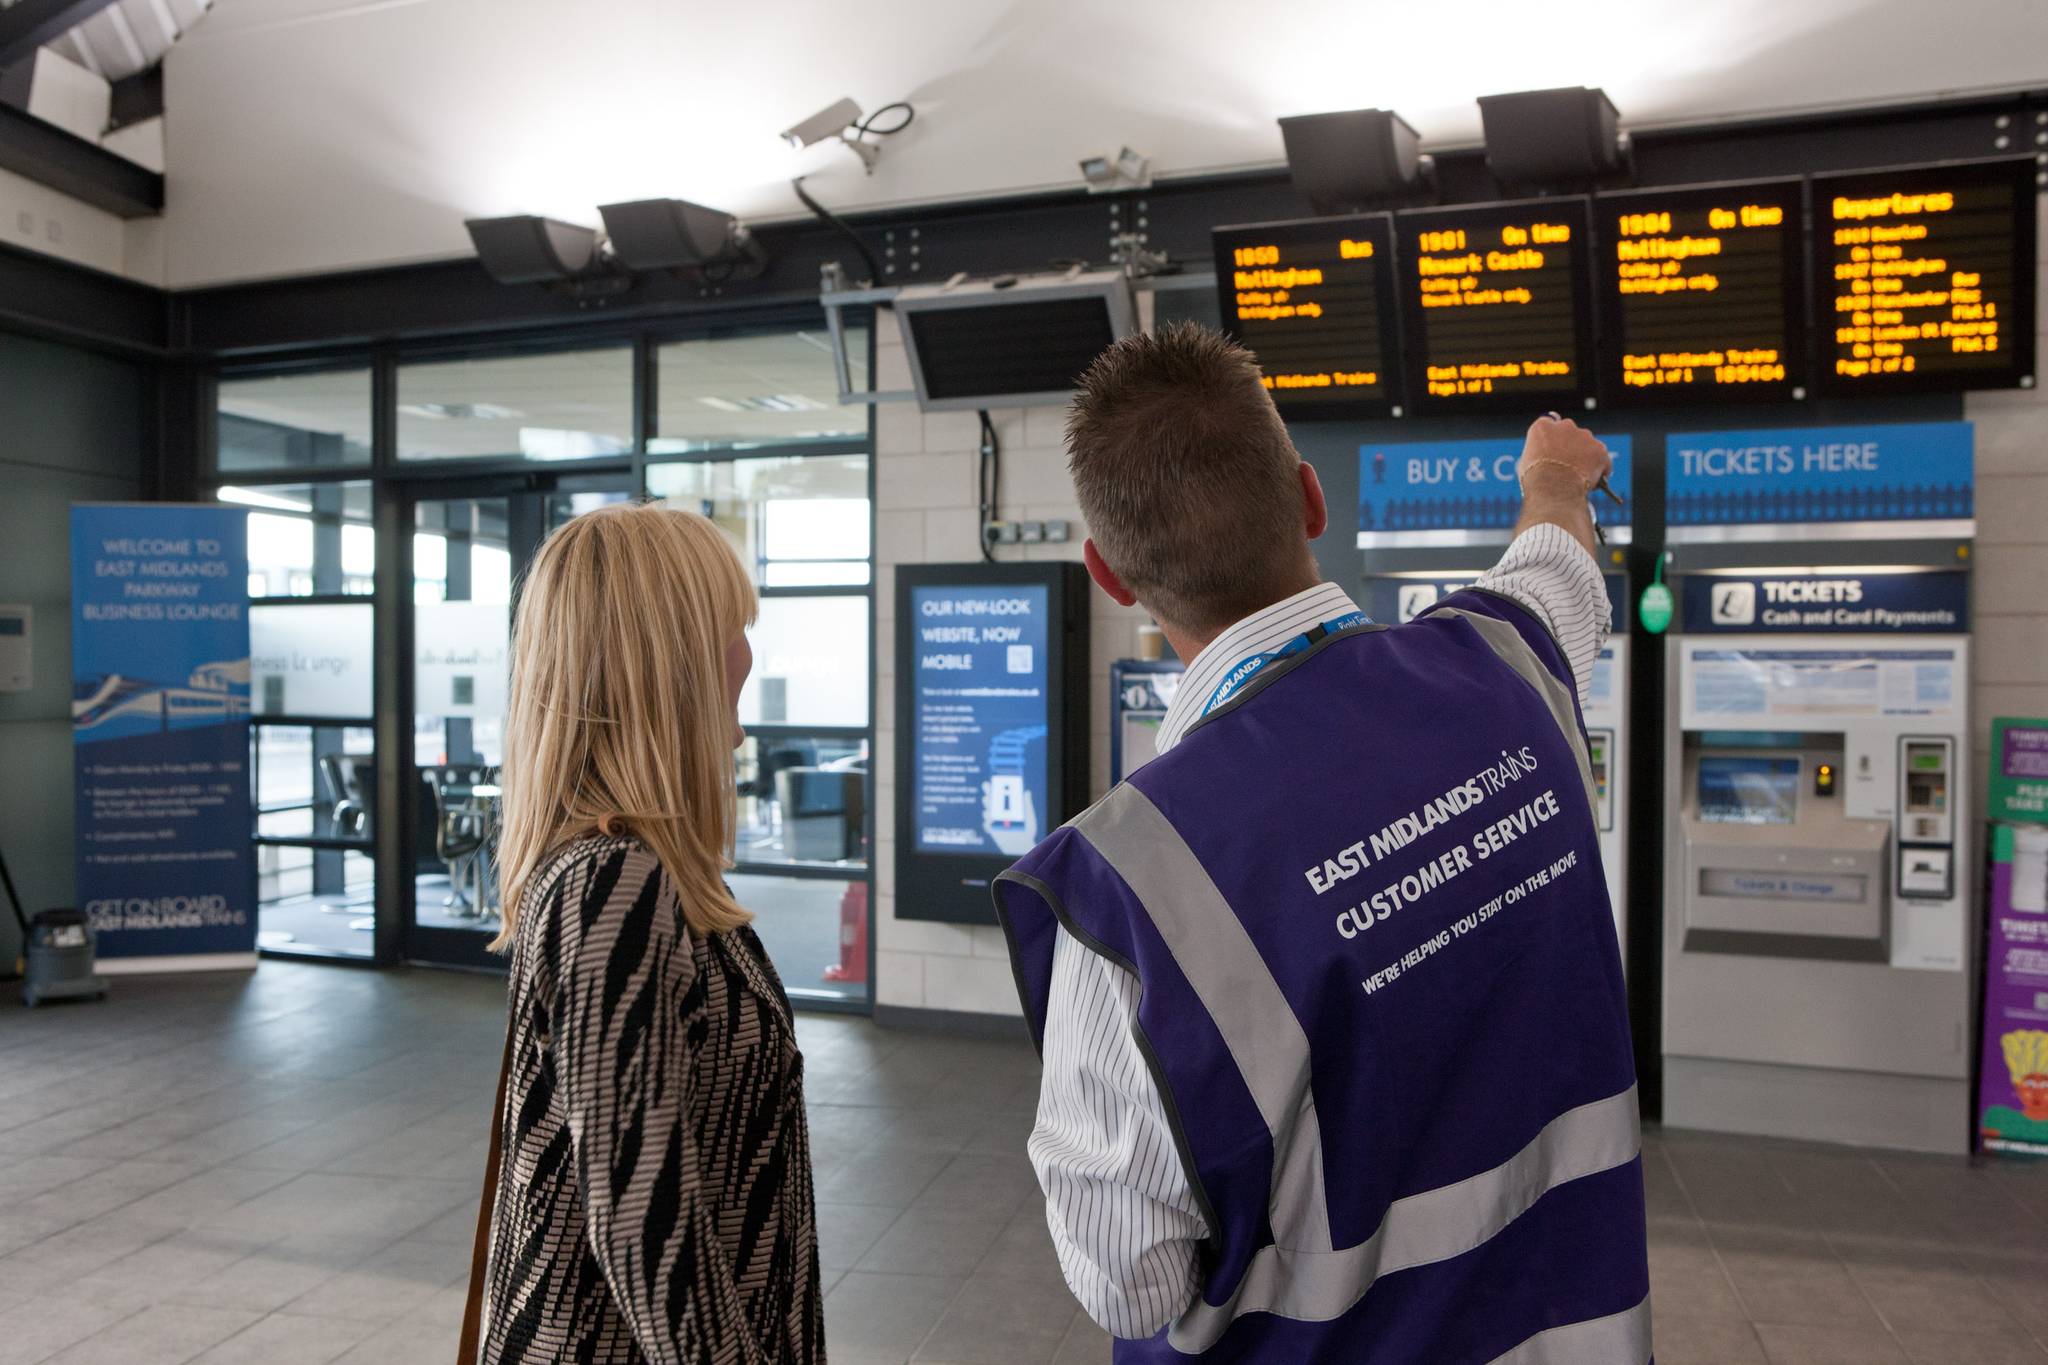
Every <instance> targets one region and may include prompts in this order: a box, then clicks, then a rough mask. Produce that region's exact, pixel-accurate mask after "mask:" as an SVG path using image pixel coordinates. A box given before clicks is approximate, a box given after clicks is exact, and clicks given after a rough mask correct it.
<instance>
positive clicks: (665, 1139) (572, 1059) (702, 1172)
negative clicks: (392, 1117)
mask: <svg viewBox="0 0 2048 1365" xmlns="http://www.w3.org/2000/svg"><path fill="white" fill-rule="evenodd" d="M511 1028H512V1069H511V1079H510V1084H509V1087H508V1089H507V1091H506V1098H505V1116H504V1129H503V1134H502V1142H503V1157H502V1159H501V1161H500V1164H499V1168H498V1194H497V1201H496V1204H495V1205H494V1207H493V1210H492V1216H491V1237H490V1262H489V1270H488V1274H487V1280H486V1283H487V1284H488V1286H489V1292H488V1295H487V1298H486V1301H485V1306H484V1314H485V1316H484V1323H483V1347H482V1352H481V1355H482V1362H483V1365H514V1363H515V1362H537V1361H549V1362H553V1361H584V1362H591V1363H592V1365H641V1362H660V1363H661V1365H671V1363H673V1365H697V1362H704V1363H705V1365H710V1363H711V1362H717V1363H718V1365H725V1363H726V1362H745V1365H769V1363H770V1362H774V1363H776V1365H780V1363H781V1362H790V1363H791V1365H816V1363H817V1362H822V1361H823V1360H824V1359H825V1319H824V1307H823V1302H822V1299H821V1297H820V1295H819V1279H818V1241H817V1231H816V1221H815V1210H814V1207H813V1200H812V1190H811V1150H810V1136H809V1132H808V1129H807V1127H806V1125H805V1121H804V1103H803V1058H802V1055H801V1054H800V1053H799V1052H798V1051H797V1046H796V1039H795V1036H794V1033H793V1032H792V1029H791V1021H790V1015H789V1001H788V997H787V996H786V995H784V994H783V990H782V983H781V982H780V980H778V979H777V977H776V975H775V970H774V968H773V967H772V966H770V965H769V962H768V957H767V954H766V953H765V952H763V951H762V948H761V943H760V940H759V939H758V938H757V937H756V936H755V935H754V932H753V930H752V929H748V928H742V929H739V930H737V931H735V932H733V933H729V934H718V935H713V936H711V937H709V938H700V937H698V936H696V935H693V934H691V933H690V932H689V930H688V929H687V927H686V926H685V924H684V922H683V916H682V911H681V909H680V907H679V906H678V905H677V902H676V893H675V888H674V886H673V884H672V883H671V882H670V881H669V879H668V878H667V877H666V876H665V875H663V873H662V871H661V866H660V864H659V862H657V860H656V859H655V857H654V855H653V854H652V853H651V852H649V851H648V850H647V849H646V848H645V847H644V846H643V845H641V844H639V843H638V842H636V841H633V840H631V839H623V838H598V837H592V838H586V839H582V840H579V841H577V842H576V843H574V844H571V845H569V846H567V847H565V848H564V849H563V850H562V851H561V852H559V853H558V854H556V855H555V857H554V858H552V859H551V860H550V861H549V863H548V865H547V866H546V868H545V869H544V870H543V871H542V872H541V873H540V874H539V875H537V876H536V877H535V878H534V879H533V881H532V882H531V883H530V887H529V889H528V891H527V892H526V893H525V895H524V897H523V898H522V901H521V905H520V919H519V932H518V946H517V948H516V949H515V950H514V958H513V968H512V982H511Z"/></svg>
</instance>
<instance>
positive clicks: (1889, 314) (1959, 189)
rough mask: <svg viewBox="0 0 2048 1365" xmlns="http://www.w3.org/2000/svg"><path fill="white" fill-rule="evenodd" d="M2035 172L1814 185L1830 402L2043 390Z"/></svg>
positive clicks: (1987, 170)
mask: <svg viewBox="0 0 2048 1365" xmlns="http://www.w3.org/2000/svg"><path fill="white" fill-rule="evenodd" d="M2033 171H2034V166H2033V163H2032V161H2031V160H2029V159H2009V160H2000V161H1979V162H1968V163H1961V164H1957V165H1952V166H1916V167H1912V168H1910V169H1906V170H1898V171H1873V172H1867V173H1863V172H1859V173H1857V174H1854V175H1836V176H1816V177H1815V178H1814V180H1813V199H1812V210H1811V212H1812V216H1813V243H1814V247H1813V250H1814V271H1813V284H1814V289H1813V292H1814V325H1815V327H1816V328H1817V329H1818V331H1819V334H1820V335H1819V337H1818V338H1817V340H1818V341H1819V343H1820V344H1819V347H1818V350H1819V372H1818V374H1817V375H1816V380H1817V382H1818V386H1819V388H1820V389H1821V390H1822V391H1823V392H1825V393H1829V394H1832V395H1837V396H1848V395H1851V394H1895V393H1920V392H1929V391H1941V390H1951V389H1989V388H2009V387H2014V386H2017V385H2021V384H2024V383H2027V382H2030V381H2031V378H2032V376H2033V373H2034V289H2035V278H2034V276H2035V268H2034V239H2035V232H2036V224H2035V188H2034V178H2033Z"/></svg>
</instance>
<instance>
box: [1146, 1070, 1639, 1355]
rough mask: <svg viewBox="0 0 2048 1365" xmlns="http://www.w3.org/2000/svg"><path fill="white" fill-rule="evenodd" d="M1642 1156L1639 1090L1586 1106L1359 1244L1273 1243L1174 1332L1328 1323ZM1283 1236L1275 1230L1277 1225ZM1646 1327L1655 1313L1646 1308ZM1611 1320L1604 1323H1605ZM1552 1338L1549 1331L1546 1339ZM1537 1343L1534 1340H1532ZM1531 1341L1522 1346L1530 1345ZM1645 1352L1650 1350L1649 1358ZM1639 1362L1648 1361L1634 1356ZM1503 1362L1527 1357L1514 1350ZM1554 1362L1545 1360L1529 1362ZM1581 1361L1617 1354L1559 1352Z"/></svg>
mask: <svg viewBox="0 0 2048 1365" xmlns="http://www.w3.org/2000/svg"><path fill="white" fill-rule="evenodd" d="M1641 1150H1642V1136H1641V1131H1640V1129H1639V1127H1638V1123H1637V1114H1636V1088H1635V1087H1634V1086H1633V1085H1631V1086H1630V1087H1629V1088H1628V1089H1626V1090H1624V1091H1622V1092H1621V1093H1620V1094H1618V1095H1610V1096H1608V1097H1607V1098H1606V1099H1604V1100H1595V1101H1593V1102H1592V1103H1591V1104H1582V1105H1580V1106H1579V1107H1578V1108H1576V1109H1571V1110H1567V1111H1566V1112H1564V1113H1563V1114H1560V1115H1558V1116H1557V1117H1556V1118H1554V1119H1552V1120H1551V1121H1550V1122H1549V1123H1548V1124H1547V1125H1545V1126H1544V1128H1543V1130H1542V1131H1541V1132H1539V1133H1538V1134H1537V1135H1536V1136H1535V1137H1534V1138H1532V1139H1531V1140H1530V1142H1529V1144H1528V1145H1527V1146H1525V1147H1523V1148H1522V1150H1521V1151H1519V1152H1517V1153H1515V1155H1513V1156H1512V1157H1510V1158H1508V1159H1507V1160H1506V1161H1504V1162H1502V1163H1501V1164H1500V1165H1498V1166H1495V1167H1494V1168H1493V1169H1491V1170H1487V1171H1481V1172H1480V1173H1479V1174H1478V1175H1475V1176H1472V1177H1470V1178H1469V1179H1465V1180H1461V1181H1459V1182H1457V1183H1456V1184H1454V1185H1443V1186H1439V1187H1438V1188H1436V1189H1433V1190H1425V1191H1423V1192H1422V1193H1420V1194H1411V1195H1409V1196H1408V1197H1407V1198H1405V1199H1396V1200H1395V1201H1394V1202H1393V1203H1392V1204H1389V1205H1388V1206H1387V1213H1386V1216H1385V1217H1384V1218H1382V1219H1381V1220H1380V1225H1379V1228H1378V1230H1377V1231H1375V1232H1374V1233H1373V1235H1372V1236H1370V1237H1368V1238H1366V1240H1365V1241H1363V1242H1360V1243H1359V1244H1358V1245H1357V1246H1354V1247H1345V1248H1344V1249H1342V1250H1340V1251H1321V1252H1313V1251H1311V1252H1304V1251H1302V1250H1300V1249H1298V1248H1289V1247H1282V1246H1270V1247H1266V1248H1264V1249H1263V1250H1261V1251H1260V1252H1259V1253H1258V1254H1257V1255H1255V1256H1254V1257H1253V1258H1252V1262H1251V1264H1250V1265H1249V1266H1248V1267H1247V1268H1246V1270H1245V1274H1244V1278H1243V1279H1242V1280H1240V1281H1239V1282H1238V1287H1237V1292H1236V1293H1235V1294H1233V1295H1231V1297H1230V1300H1229V1301H1228V1302H1227V1303H1224V1304H1221V1305H1211V1304H1209V1303H1207V1302H1204V1301H1203V1300H1201V1299H1197V1300H1196V1301H1195V1304H1194V1306H1193V1307H1192V1308H1190V1309H1189V1310H1188V1311H1187V1312H1185V1313H1183V1314H1182V1315H1181V1316H1180V1318H1179V1320H1178V1321H1176V1322H1175V1323H1174V1324H1173V1327H1172V1329H1171V1330H1170V1331H1169V1332H1168V1334H1167V1340H1168V1341H1170V1342H1171V1343H1172V1344H1173V1347H1174V1349H1175V1350H1178V1351H1183V1352H1187V1353H1189V1354H1197V1353H1199V1352H1202V1351H1205V1350H1207V1349H1208V1348H1209V1347H1211V1346H1213V1345H1215V1344H1216V1342H1217V1341H1218V1340H1219V1339H1221V1337H1222V1336H1223V1333H1224V1331H1225V1329H1227V1328H1228V1327H1229V1326H1230V1324H1231V1323H1232V1322H1234V1321H1236V1320H1237V1319H1238V1318H1240V1317H1242V1316H1243V1315H1245V1314H1246V1313H1275V1314H1278V1315H1279V1316H1281V1317H1285V1318H1294V1319H1298V1320H1301V1321H1306V1322H1327V1321H1329V1320H1330V1319H1332V1318H1337V1317H1341V1316H1343V1315H1344V1314H1345V1313H1346V1312H1348V1311H1350V1309H1351V1308H1352V1306H1353V1305H1355V1304H1356V1303H1357V1302H1358V1301H1359V1300H1360V1299H1362V1298H1364V1297H1365V1295H1366V1291H1368V1290H1370V1289H1371V1288H1372V1286H1373V1284H1374V1282H1375V1281H1376V1280H1378V1278H1379V1277H1380V1276H1382V1275H1391V1274H1393V1273H1394V1272H1395V1271H1399V1270H1409V1269H1412V1268H1414V1267H1415V1266H1420V1265H1429V1264H1432V1263H1434V1262H1437V1261H1444V1260H1449V1259H1450V1258H1451V1257H1453V1256H1462V1255H1464V1254H1465V1253H1466V1252H1468V1251H1474V1250H1477V1249H1478V1248H1479V1247H1482V1246H1484V1245H1485V1244H1486V1243H1488V1242H1490V1241H1492V1240H1493V1238H1494V1236H1495V1235H1496V1234H1498V1233H1499V1232H1500V1231H1501V1229H1503V1228H1505V1227H1506V1226H1507V1225H1508V1224H1510V1223H1512V1222H1513V1221H1514V1220H1515V1219H1517V1218H1519V1217H1521V1216H1522V1215H1523V1214H1524V1213H1526V1212H1528V1211H1529V1209H1530V1208H1531V1207H1532V1206H1533V1205H1534V1204H1535V1203H1536V1201H1537V1200H1538V1199H1541V1198H1542V1197H1543V1196H1544V1195H1545V1194H1547V1193H1549V1192H1550V1191H1551V1190H1553V1189H1556V1188H1557V1187H1558V1186H1560V1185H1563V1184H1567V1183H1568V1182H1570V1181H1573V1180H1580V1179H1583V1178H1584V1177H1586V1176H1589V1175H1598V1174H1599V1173H1600V1172H1602V1171H1608V1170H1612V1169H1614V1168H1615V1167H1617V1166H1623V1165H1626V1164H1627V1163H1628V1162H1630V1161H1633V1160H1635V1157H1636V1154H1637V1153H1638V1152H1639V1151H1641ZM1276 1232H1277V1229H1276ZM1644 1313H1645V1322H1647V1320H1648V1319H1647V1313H1648V1309H1647V1307H1645V1309H1644ZM1602 1321H1607V1319H1602ZM1544 1335H1549V1334H1547V1333H1546V1334H1544ZM1535 1340H1537V1338H1531V1342H1533V1341H1535ZM1531 1342H1524V1343H1523V1345H1522V1347H1518V1348H1517V1349H1518V1350H1520V1349H1525V1348H1528V1347H1530V1345H1531ZM1645 1354H1647V1352H1645ZM1636 1358H1637V1359H1641V1357H1640V1356H1639V1357H1636ZM1502 1359H1503V1360H1520V1359H1522V1357H1519V1356H1515V1355H1513V1353H1510V1354H1509V1355H1507V1356H1503V1357H1502ZM1527 1359H1528V1360H1530V1361H1549V1360H1551V1359H1553V1357H1551V1356H1547V1355H1534V1356H1529V1357H1527ZM1555 1359H1557V1360H1560V1361H1562V1360H1565V1359H1572V1360H1573V1361H1574V1365H1589V1363H1590V1362H1596V1361H1597V1362H1600V1365H1606V1362H1607V1361H1610V1360H1621V1359H1624V1357H1623V1356H1620V1355H1598V1354H1594V1355H1582V1356H1577V1357H1567V1356H1558V1357H1555Z"/></svg>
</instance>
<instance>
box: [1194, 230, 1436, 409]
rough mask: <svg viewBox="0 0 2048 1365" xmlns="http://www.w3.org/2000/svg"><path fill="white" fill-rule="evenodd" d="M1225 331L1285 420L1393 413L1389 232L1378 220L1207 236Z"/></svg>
mask: <svg viewBox="0 0 2048 1365" xmlns="http://www.w3.org/2000/svg"><path fill="white" fill-rule="evenodd" d="M1214 243H1215V250H1216V292H1217V299H1218V303H1219V305H1220V307H1221V310H1222V316H1223V326H1224V330H1225V331H1227V332H1229V333H1230V334H1231V335H1232V336H1233V337H1235V338H1236V339H1237V340H1238V341H1239V342H1241V343H1243V344H1244V345H1245V346H1246V347H1248V348H1250V350H1251V352H1252V354H1253V355H1255V356H1257V357H1258V359H1259V369H1260V370H1261V372H1262V373H1263V374H1264V376H1265V381H1266V389H1267V391H1268V392H1269V393H1271V394H1272V395H1273V402H1274V405H1275V406H1277V407H1278V408H1279V409H1280V411H1281V413H1282V414H1283V415H1285V416H1288V417H1310V418H1313V417H1353V416H1357V417H1370V416H1375V415H1384V414H1385V413H1387V412H1389V411H1391V410H1392V409H1393V403H1394V400H1395V397H1396V395H1398V394H1399V393H1400V384H1399V382H1398V379H1397V377H1396V376H1394V375H1392V374H1390V373H1389V369H1388V367H1389V364H1390V363H1391V361H1392V359H1393V356H1394V354H1395V351H1394V344H1393V342H1394V310H1393V291H1392V271H1393V262H1392V259H1391V258H1392V254H1393V253H1392V250H1391V248H1392V246H1393V230H1392V225H1391V222H1390V220H1389V219H1388V217H1387V215H1385V214H1383V213H1373V214H1364V215H1360V216H1357V217H1350V218H1312V219H1302V220H1299V221H1296V222H1291V223H1262V224H1259V225H1257V226H1254V227H1222V228H1217V229H1216V230H1215V233H1214Z"/></svg>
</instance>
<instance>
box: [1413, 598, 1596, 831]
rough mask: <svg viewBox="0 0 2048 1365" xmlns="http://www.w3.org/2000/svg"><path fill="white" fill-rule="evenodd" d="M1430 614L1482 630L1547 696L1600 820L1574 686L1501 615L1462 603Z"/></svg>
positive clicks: (1524, 677) (1589, 803)
mask: <svg viewBox="0 0 2048 1365" xmlns="http://www.w3.org/2000/svg"><path fill="white" fill-rule="evenodd" d="M1429 614H1430V615H1432V616H1456V617H1458V618H1459V619H1461V620H1463V621H1466V622H1469V623H1470V624H1471V626H1472V628H1473V629H1474V630H1476V631H1478V632H1479V638H1480V639H1482V640H1484V641H1486V643H1487V644H1488V645H1489V646H1491V647H1492V649H1493V652H1494V653H1495V654H1497V655H1499V656H1500V659H1501V662H1502V663H1505V664H1506V665H1507V666H1508V667H1509V668H1512V669H1514V670H1515V672H1517V673H1519V674H1521V675H1522V680H1523V681H1524V682H1526V683H1528V684H1529V686H1531V687H1533V688H1535V689H1536V695H1537V696H1539V697H1541V698H1543V704H1544V705H1546V706H1548V707H1549V708H1550V717H1551V719H1552V720H1554V721H1556V722H1557V728H1558V729H1559V730H1562V731H1563V732H1564V741H1565V743H1566V744H1567V745H1569V746H1570V748H1571V751H1572V757H1573V758H1575V759H1577V760H1578V763H1579V778H1580V780H1582V781H1583V782H1584V783H1585V784H1586V806H1587V808H1588V809H1589V810H1591V811H1592V812H1593V813H1594V819H1595V821H1596V822H1597V821H1598V819H1599V811H1600V789H1599V788H1598V787H1596V786H1595V785H1594V784H1593V763H1592V760H1591V759H1590V758H1588V757H1587V755H1586V742H1585V740H1584V739H1583V738H1582V737H1581V736H1580V734H1579V721H1578V713H1577V711H1576V710H1575V709H1574V708H1573V706H1572V694H1571V692H1570V690H1569V689H1567V688H1566V687H1565V685H1564V684H1563V683H1561V682H1559V681H1558V680H1557V675H1556V674H1555V673H1552V672H1551V671H1550V670H1549V669H1548V668H1546V667H1544V664H1543V660H1541V659H1539V658H1537V657H1536V651H1535V650H1533V649H1531V648H1529V642H1528V641H1527V640H1524V639H1523V638H1522V632H1520V631H1519V630H1516V629H1515V628H1514V627H1513V626H1512V625H1510V624H1508V623H1507V622H1506V621H1503V620H1501V619H1500V618H1499V617H1495V616H1482V615H1480V614H1479V613H1478V612H1475V611H1466V610H1465V609H1464V608H1462V607H1440V608H1438V609H1437V610H1436V611H1433V612H1431V613H1429Z"/></svg>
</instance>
